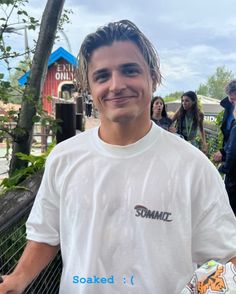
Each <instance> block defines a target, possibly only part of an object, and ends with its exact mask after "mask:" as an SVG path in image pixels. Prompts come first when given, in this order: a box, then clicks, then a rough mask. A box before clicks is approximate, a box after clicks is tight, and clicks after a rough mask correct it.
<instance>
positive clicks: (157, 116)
mask: <svg viewBox="0 0 236 294" xmlns="http://www.w3.org/2000/svg"><path fill="white" fill-rule="evenodd" d="M151 120H152V121H154V122H155V123H156V124H157V125H158V126H160V127H162V128H163V129H165V130H167V131H170V132H172V133H175V132H176V129H175V128H174V127H173V126H172V120H171V119H170V118H169V117H168V115H167V112H166V105H165V101H164V99H162V98H161V97H159V96H155V97H154V98H152V101H151Z"/></svg>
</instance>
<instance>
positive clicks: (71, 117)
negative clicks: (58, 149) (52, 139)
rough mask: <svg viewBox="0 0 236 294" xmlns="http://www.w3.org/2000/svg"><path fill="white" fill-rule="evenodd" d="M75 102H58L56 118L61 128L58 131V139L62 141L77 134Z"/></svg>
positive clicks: (58, 141)
mask: <svg viewBox="0 0 236 294" xmlns="http://www.w3.org/2000/svg"><path fill="white" fill-rule="evenodd" d="M75 106H76V105H75V104H74V103H56V119H60V120H61V121H60V122H59V123H58V125H59V127H60V129H59V130H58V131H57V133H56V141H57V143H60V142H62V141H64V140H66V139H68V138H70V137H73V136H74V135H75V134H76V118H75Z"/></svg>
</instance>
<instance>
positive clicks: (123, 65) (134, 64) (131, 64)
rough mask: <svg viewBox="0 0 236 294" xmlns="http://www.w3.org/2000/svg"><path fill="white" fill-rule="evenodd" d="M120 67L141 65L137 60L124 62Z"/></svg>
mask: <svg viewBox="0 0 236 294" xmlns="http://www.w3.org/2000/svg"><path fill="white" fill-rule="evenodd" d="M120 67H121V68H126V67H138V68H141V66H140V65H139V64H138V63H136V62H130V63H124V64H122V65H121V66H120Z"/></svg>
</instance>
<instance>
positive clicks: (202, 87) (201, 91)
mask: <svg viewBox="0 0 236 294" xmlns="http://www.w3.org/2000/svg"><path fill="white" fill-rule="evenodd" d="M208 93H209V89H208V86H207V85H204V84H200V86H199V88H198V90H197V94H198V95H203V96H208Z"/></svg>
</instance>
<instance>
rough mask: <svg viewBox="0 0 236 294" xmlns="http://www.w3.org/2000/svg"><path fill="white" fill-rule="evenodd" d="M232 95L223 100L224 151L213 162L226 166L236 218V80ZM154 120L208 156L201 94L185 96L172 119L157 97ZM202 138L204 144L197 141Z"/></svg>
mask: <svg viewBox="0 0 236 294" xmlns="http://www.w3.org/2000/svg"><path fill="white" fill-rule="evenodd" d="M225 92H226V94H227V95H228V96H227V97H225V98H224V99H223V100H222V101H221V103H220V104H221V106H222V107H223V108H224V115H223V120H222V125H221V131H222V134H223V144H222V148H221V149H220V150H219V151H217V152H215V154H214V156H213V161H214V162H215V163H222V164H221V165H220V166H219V172H220V173H222V174H225V187H226V190H227V192H228V196H229V201H230V205H231V207H232V209H233V211H234V213H235V215H236V109H235V105H236V80H232V81H230V82H229V83H228V84H227V85H226V88H225ZM151 119H152V121H153V122H155V123H156V124H157V125H158V126H160V127H162V128H163V129H165V130H167V131H170V132H172V133H175V134H177V135H179V136H180V137H181V138H183V139H185V140H186V141H188V142H189V143H191V144H192V145H193V146H195V147H197V148H199V149H201V150H202V151H203V152H204V153H207V149H208V146H207V143H206V136H205V131H204V127H203V120H204V114H203V112H201V111H200V109H199V104H198V97H197V94H196V93H195V92H193V91H188V92H185V93H184V94H182V96H181V105H180V107H179V109H178V110H177V111H176V112H175V113H174V115H173V116H172V117H169V116H168V114H167V110H166V105H165V101H164V99H163V98H161V97H160V96H155V97H153V98H152V101H151ZM198 136H199V139H200V142H199V141H198V140H197V138H198Z"/></svg>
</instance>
